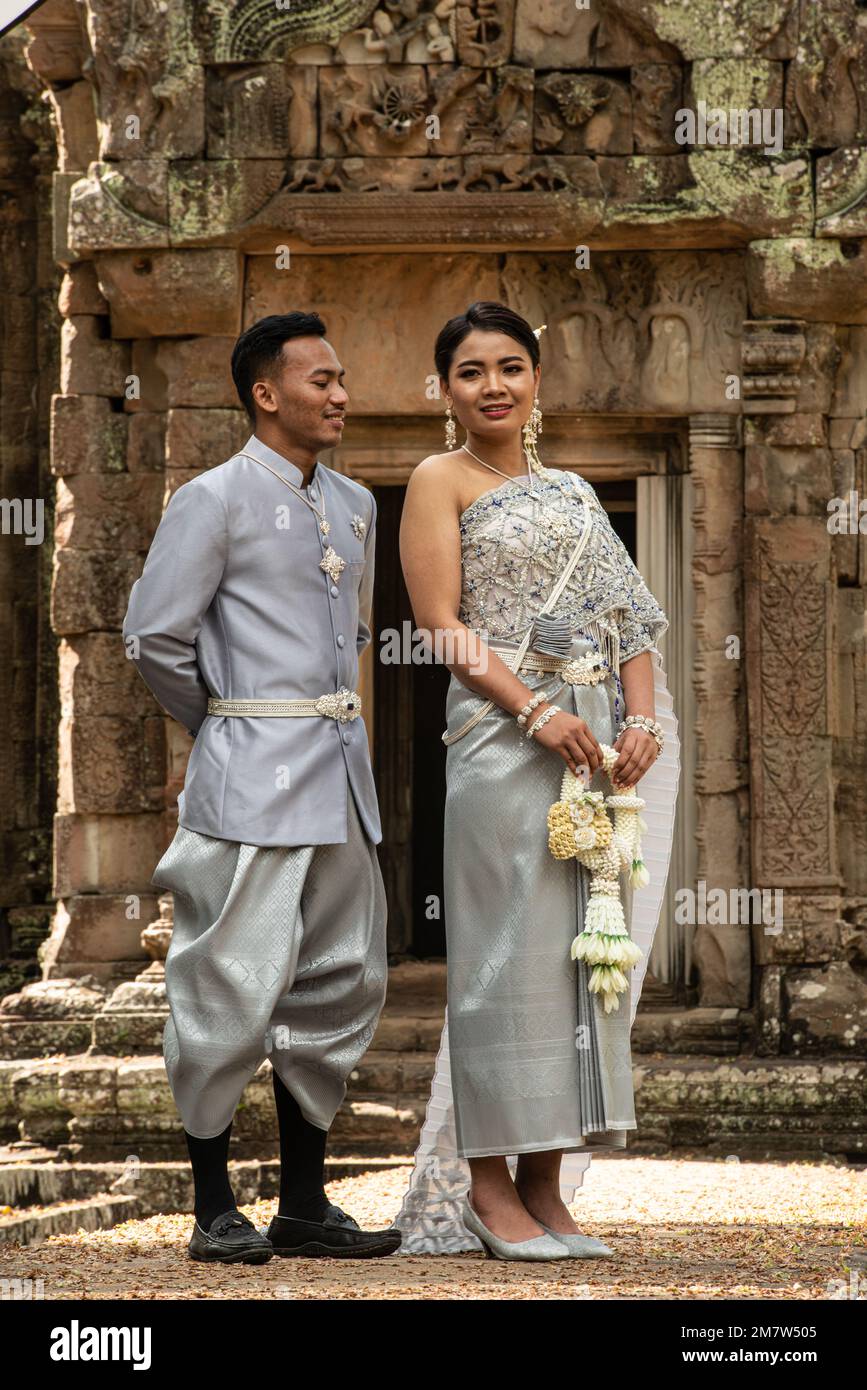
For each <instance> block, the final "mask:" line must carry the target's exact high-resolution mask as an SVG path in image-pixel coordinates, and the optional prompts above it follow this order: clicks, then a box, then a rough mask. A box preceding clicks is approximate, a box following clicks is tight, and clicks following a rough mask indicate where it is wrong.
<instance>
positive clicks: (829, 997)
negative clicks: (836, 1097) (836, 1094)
mask: <svg viewBox="0 0 867 1390" xmlns="http://www.w3.org/2000/svg"><path fill="white" fill-rule="evenodd" d="M782 1002H783V1009H784V1012H783V1018H784V1020H785V1021H784V1025H783V1047H784V1050H785V1051H786V1052H789V1053H792V1052H794V1053H797V1054H798V1055H799V1056H800V1055H804V1054H807V1053H811V1052H812V1053H815V1052H850V1053H855V1054H856V1055H858V1056H864V1055H867V983H865V982H864V980H863V979H862V978H861V976H860V975H859V974H856V972H855V971H854V970H853V969H852V967H851V965H850V964H849V963H848V961H831V962H830V963H829V964H828V965H825V966H817V967H815V968H813V969H803V970H788V971H786V973H785V976H784V978H783V982H782Z"/></svg>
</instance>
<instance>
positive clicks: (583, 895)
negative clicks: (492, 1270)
mask: <svg viewBox="0 0 867 1390" xmlns="http://www.w3.org/2000/svg"><path fill="white" fill-rule="evenodd" d="M585 504H586V506H589V508H590V515H591V527H590V531H589V535H588V539H587V543H586V545H585V547H584V550H583V552H582V554H581V558H580V560H579V562H578V564H577V566H576V568H575V570H574V572H573V574H572V576H571V578H570V580H569V582H568V584H567V585H566V588H565V589H564V591H563V593H562V595H561V596H560V598H559V600H558V601H557V603H556V604H555V607H554V612H555V614H556V616H557V618H559V619H564V618H565V619H566V620H567V622H568V629H569V632H570V633H571V647H570V650H569V652H568V655H569V656H570V657H572V658H580V657H584V656H588V655H592V654H594V653H597V654H599V655H600V656H601V657H602V658H603V659H604V661H605V663H606V665H605V667H604V671H605V674H604V678H603V679H601V680H598V681H597V683H596V684H592V685H591V684H568V683H567V684H565V685H563V686H562V688H560V690H559V692H557V693H555V694H553V696H552V698H553V702H554V703H556V704H558V705H559V706H560V707H561V708H563V709H566V710H569V711H570V712H572V713H575V714H578V715H580V717H581V718H583V719H585V720H586V722H587V723H588V725H589V726H590V728H591V730H592V732H593V734H594V735H595V737H596V738H597V739H598V740H599V741H600V742H604V743H609V744H613V743H614V741H615V739H616V737H617V735H616V726H617V723H618V722H619V720H620V719H621V718H622V716H623V713H624V702H623V693H622V686H621V684H620V680H619V668H620V666H621V665H622V664H623V663H624V662H625V661H627V660H629V659H630V658H631V657H633V656H637V655H638V654H639V653H640V652H643V651H651V653H652V661H653V665H654V684H655V688H656V717H657V719H659V721H660V723H661V724H662V726H663V730H664V732H665V735H666V742H665V749H664V752H663V754H662V756H661V757H660V758H659V759H658V760H657V762H656V763H655V764H654V767H653V769H652V770H651V772H650V773H648V774H647V775H646V776H645V777H644V778H643V779H642V781H641V782H640V783H639V793H640V795H641V796H642V797H644V798H645V800H646V802H647V806H646V808H645V810H644V811H643V813H642V814H643V816H644V819H645V820H646V821H647V822H648V831H647V832H646V833H645V835H644V837H643V846H644V857H645V862H646V863H647V865H648V868H649V869H650V872H651V879H652V882H651V885H650V886H649V887H645V888H643V889H640V890H637V891H636V892H635V893H634V894H633V893H631V892H630V890H629V888H628V886H627V882H626V876H625V875H622V876H621V887H622V897H623V902H624V912H625V915H626V920H627V924H628V925H629V929H630V934H631V936H632V938H633V940H635V941H637V943H638V945H639V946H640V947H641V949H642V951H643V952H644V955H643V957H642V960H641V962H640V963H639V965H638V966H637V967H636V968H635V970H634V971H633V972H632V981H631V990H630V997H629V998H628V999H627V998H626V997H625V996H624V997H623V998H622V1000H621V1004H620V1006H619V1008H618V1009H617V1010H615V1011H614V1012H612V1013H609V1014H607V1015H606V1014H605V1012H604V1009H603V1006H602V1002H601V997H600V996H599V995H597V994H590V992H589V990H588V987H587V984H588V979H589V970H588V968H587V966H586V965H585V964H584V962H581V961H578V962H575V961H573V960H571V958H570V946H571V943H572V940H573V938H574V937H575V936H576V935H577V934H578V933H580V931H581V930H582V928H583V922H584V912H585V908H586V904H587V896H588V891H589V874H588V872H587V870H586V869H584V868H583V867H582V866H581V865H579V864H578V862H577V860H574V859H571V860H556V859H554V857H553V856H552V855H551V853H550V851H549V849H548V831H547V813H548V809H549V807H550V806H551V804H552V803H553V802H555V801H557V800H558V798H559V791H560V782H561V779H562V775H563V771H564V769H565V764H564V763H563V761H562V759H561V758H560V757H559V755H557V754H555V753H552V752H551V751H550V750H549V749H546V748H545V747H543V746H542V745H541V744H539V743H538V742H536V741H535V740H532V739H531V740H527V739H526V738H525V737H524V735H523V731H522V730H521V729H520V728H519V727H518V725H517V724H516V721H515V719H514V718H513V717H512V716H511V715H510V714H508V713H507V712H506V711H505V710H503V709H502V708H501V707H500V706H498V705H494V706H493V708H492V709H490V710H489V711H488V712H487V714H485V715H484V717H483V718H482V719H481V720H480V721H479V722H478V723H477V724H476V725H475V726H474V727H473V728H472V729H470V730H469V732H467V733H466V734H465V735H464V736H463V737H461V738H459V739H457V740H456V741H455V742H454V743H451V744H450V746H449V749H448V754H447V760H446V787H447V791H446V810H445V827H444V871H445V872H444V891H445V904H444V906H445V918H446V936H447V958H448V1006H447V1016H446V1022H445V1026H444V1029H443V1036H442V1042H441V1046H440V1050H439V1055H438V1057H437V1065H436V1072H435V1075H434V1081H433V1086H432V1090H431V1098H430V1102H429V1105H428V1109H427V1116H426V1120H425V1124H424V1127H423V1130H422V1135H421V1141H420V1144H419V1147H418V1150H417V1152H416V1157H415V1166H414V1170H413V1174H412V1178H411V1182H410V1186H409V1189H408V1191H407V1193H406V1195H405V1198H404V1202H403V1206H402V1209H401V1212H400V1215H399V1217H398V1220H397V1224H398V1226H399V1227H400V1228H401V1229H402V1230H403V1233H404V1240H403V1245H402V1247H401V1251H402V1253H404V1254H415V1253H445V1252H447V1251H454V1250H467V1249H474V1248H479V1242H478V1241H477V1240H476V1237H475V1236H473V1235H470V1234H469V1232H467V1231H466V1230H465V1228H464V1227H463V1224H462V1222H461V1221H460V1215H459V1211H460V1202H461V1198H462V1197H463V1194H464V1193H465V1191H466V1189H467V1186H468V1184H469V1165H468V1163H467V1162H466V1160H467V1159H468V1158H471V1157H476V1156H482V1155H487V1154H505V1155H508V1156H510V1162H511V1163H512V1164H514V1162H515V1156H516V1155H518V1154H520V1153H529V1152H534V1151H539V1150H546V1149H557V1148H559V1149H564V1150H565V1151H566V1155H565V1157H564V1161H563V1165H562V1169H561V1185H562V1191H563V1193H564V1196H565V1198H566V1200H571V1198H572V1196H573V1195H574V1190H575V1187H576V1186H578V1185H580V1183H581V1180H582V1177H583V1172H584V1170H585V1169H586V1167H587V1165H588V1163H589V1152H590V1150H591V1149H593V1148H595V1149H597V1150H598V1149H599V1148H623V1147H625V1144H626V1135H627V1131H628V1130H630V1129H635V1128H636V1122H635V1109H634V1098H633V1083H632V1061H631V1052H630V1042H629V1035H630V1029H631V1024H632V1020H633V1018H634V1014H635V1007H636V1005H637V1002H638V994H639V992H640V988H641V981H642V979H643V976H644V971H645V969H646V964H647V954H648V953H649V950H650V946H651V942H652V938H653V932H654V930H655V927H656V921H657V919H658V915H659V908H660V904H661V898H662V889H663V887H664V883H665V877H666V874H667V870H668V859H669V855H670V848H671V835H672V826H673V819H674V800H675V794H676V785H677V769H678V741H677V733H676V721H675V719H674V715H673V711H672V708H671V699H670V696H669V695H668V690H667V687H666V685H665V678H664V672H663V671H662V666H661V659H660V657H659V653H658V651H657V650H656V648H655V643H656V641H657V639H658V638H659V637H660V636H661V634H662V633H663V632H664V631H665V629H666V628H667V626H668V620H667V619H666V616H665V614H664V613H663V611H662V609H661V608H660V607H659V604H658V603H657V602H656V600H655V599H654V598H653V595H652V594H651V593H650V592H649V590H648V589H647V586H646V585H645V583H644V581H643V579H642V578H641V575H640V574H639V572H638V570H637V569H636V567H635V565H634V564H633V563H632V560H631V559H630V557H629V554H628V552H627V551H626V549H625V547H624V545H623V543H622V542H621V540H620V539H619V537H618V536H617V534H616V533H615V531H614V530H613V528H612V526H611V523H610V521H609V519H608V516H607V513H606V512H605V509H604V508H603V507H602V505H601V503H600V502H599V499H598V498H597V496H596V493H595V491H594V489H593V487H592V486H591V485H590V484H589V483H588V482H586V481H585V480H583V479H582V478H580V477H579V476H578V475H577V474H575V473H570V472H567V471H564V470H555V469H544V470H543V471H542V473H541V475H536V476H535V477H534V478H533V482H532V490H531V488H530V486H529V485H528V482H527V480H526V479H524V480H522V479H520V478H516V479H510V480H509V481H507V482H505V483H503V484H502V485H501V486H500V487H497V488H493V489H491V490H490V491H489V492H486V493H484V494H483V495H482V496H481V497H479V498H477V500H476V501H475V502H473V503H471V504H470V506H469V507H468V508H467V509H466V510H465V511H464V512H463V514H462V515H461V518H460V537H461V556H462V592H461V606H460V618H461V621H462V622H464V623H465V624H466V625H467V626H468V627H470V628H472V629H474V630H475V631H477V632H479V633H480V635H481V636H482V638H483V639H484V640H485V641H486V642H489V643H491V644H492V645H493V646H494V647H495V648H500V649H510V650H514V649H517V647H518V646H519V645H520V642H521V639H522V638H523V636H524V634H525V632H526V631H527V629H528V628H529V627H530V626H531V624H532V623H533V621H534V619H535V618H537V616H538V615H539V613H540V612H542V611H543V610H544V609H545V606H546V600H547V597H548V595H549V593H550V592H551V591H552V590H553V588H554V586H555V584H556V582H557V579H558V577H559V576H560V574H561V573H562V571H563V570H564V569H565V567H566V564H567V562H568V560H569V557H570V555H571V554H572V552H573V550H574V549H575V546H576V543H577V541H578V539H579V536H580V534H581V531H582V528H583V524H584V519H585V516H586V509H585ZM534 645H535V650H541V649H542V648H541V643H539V642H535V644H534ZM532 650H534V646H531V652H532ZM521 679H522V680H523V681H524V683H525V684H526V685H527V686H529V687H530V688H531V689H533V690H536V689H539V688H544V689H546V690H549V691H557V687H558V686H559V685H560V680H561V677H559V676H556V675H553V674H552V673H551V672H545V671H534V670H523V671H521ZM481 703H482V700H481V697H480V696H478V695H476V694H474V693H473V692H472V691H470V690H468V689H467V688H466V687H465V686H464V685H462V684H461V682H460V681H459V680H458V679H457V678H456V677H455V676H452V679H451V682H450V684H449V688H448V694H447V698H446V718H447V733H448V734H449V735H451V734H453V733H455V732H456V731H457V730H458V729H460V728H461V727H462V726H463V725H464V724H465V723H466V722H467V720H468V719H469V718H470V717H471V716H472V715H473V713H474V712H476V711H477V710H478V709H479V707H480V704H481ZM591 786H592V787H594V788H599V789H602V788H603V780H602V778H601V775H600V774H599V773H597V774H596V775H595V776H594V778H593V780H592V782H591ZM642 900H643V902H642ZM638 903H642V907H641V910H640V911H639V910H638V909H637V907H636V904H638Z"/></svg>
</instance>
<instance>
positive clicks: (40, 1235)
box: [0, 1192, 141, 1245]
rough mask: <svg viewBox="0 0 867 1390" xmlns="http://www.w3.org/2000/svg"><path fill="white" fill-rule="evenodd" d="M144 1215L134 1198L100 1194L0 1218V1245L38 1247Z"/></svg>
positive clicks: (100, 1229)
mask: <svg viewBox="0 0 867 1390" xmlns="http://www.w3.org/2000/svg"><path fill="white" fill-rule="evenodd" d="M140 1215H141V1207H140V1205H139V1202H138V1200H137V1199H136V1198H135V1197H128V1196H117V1195H115V1196H112V1195H111V1194H109V1193H107V1192H102V1193H98V1194H97V1195H95V1196H93V1197H87V1198H85V1199H84V1200H82V1201H77V1202H55V1203H53V1204H52V1205H51V1206H47V1207H30V1208H26V1209H24V1210H22V1211H18V1212H16V1213H15V1214H14V1215H13V1216H3V1217H0V1245H9V1244H11V1243H12V1242H17V1243H18V1244H19V1245H36V1244H38V1242H39V1241H41V1240H45V1239H47V1237H48V1236H58V1235H74V1234H75V1233H76V1232H77V1231H102V1230H106V1229H108V1228H109V1227H111V1226H116V1225H118V1223H119V1222H121V1221H129V1220H130V1219H131V1218H133V1217H135V1216H140Z"/></svg>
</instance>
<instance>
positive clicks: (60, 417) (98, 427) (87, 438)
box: [51, 396, 128, 477]
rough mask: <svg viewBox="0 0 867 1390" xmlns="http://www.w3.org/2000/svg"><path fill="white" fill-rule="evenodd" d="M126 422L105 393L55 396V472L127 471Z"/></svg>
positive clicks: (53, 468) (53, 464) (52, 424)
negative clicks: (103, 394) (113, 408)
mask: <svg viewBox="0 0 867 1390" xmlns="http://www.w3.org/2000/svg"><path fill="white" fill-rule="evenodd" d="M127 423H128V422H127V418H126V416H125V415H122V414H121V413H120V412H119V411H115V410H112V408H111V404H110V402H109V400H108V398H107V397H106V396H52V398H51V471H52V473H54V474H56V475H57V476H58V477H68V476H70V475H73V474H77V473H99V474H105V473H110V474H116V473H123V472H125V471H126V447H127Z"/></svg>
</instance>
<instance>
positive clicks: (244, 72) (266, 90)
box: [206, 63, 316, 159]
mask: <svg viewBox="0 0 867 1390" xmlns="http://www.w3.org/2000/svg"><path fill="white" fill-rule="evenodd" d="M290 80H291V76H290V73H289V71H288V70H287V68H286V67H285V65H284V64H282V63H258V64H255V65H254V64H250V65H249V66H244V67H243V68H237V69H235V68H228V67H224V68H209V69H208V71H207V87H206V125H207V148H208V158H209V159H227V158H228V159H234V158H238V159H244V158H248V157H249V156H250V155H251V153H253V152H255V155H256V157H257V158H259V159H266V158H275V159H282V158H285V156H286V155H287V154H288V153H289V152H290V149H289V113H290V102H291V104H292V107H293V108H294V111H295V118H296V122H297V121H298V117H299V115H300V114H301V113H300V106H301V104H302V102H303V100H304V98H307V101H309V102H310V104H309V106H307V110H306V112H305V115H306V120H305V122H304V125H305V126H306V132H305V134H306V137H307V138H306V140H305V142H304V143H305V146H306V147H305V148H304V149H303V150H302V151H298V153H304V154H315V153H316V73H315V71H314V70H313V69H312V68H300V69H298V70H297V72H296V73H295V74H294V81H292V93H291V96H290ZM296 98H298V99H296ZM311 98H312V100H311ZM311 134H312V137H313V138H312V142H311V141H310V138H309V137H310V135H311ZM293 153H294V151H293Z"/></svg>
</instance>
